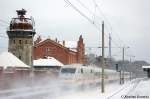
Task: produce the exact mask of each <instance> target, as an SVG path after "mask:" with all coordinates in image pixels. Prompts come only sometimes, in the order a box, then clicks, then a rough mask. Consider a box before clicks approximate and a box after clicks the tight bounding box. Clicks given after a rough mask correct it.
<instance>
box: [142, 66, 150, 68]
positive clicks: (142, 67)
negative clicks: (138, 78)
mask: <svg viewBox="0 0 150 99" xmlns="http://www.w3.org/2000/svg"><path fill="white" fill-rule="evenodd" d="M142 68H150V66H142Z"/></svg>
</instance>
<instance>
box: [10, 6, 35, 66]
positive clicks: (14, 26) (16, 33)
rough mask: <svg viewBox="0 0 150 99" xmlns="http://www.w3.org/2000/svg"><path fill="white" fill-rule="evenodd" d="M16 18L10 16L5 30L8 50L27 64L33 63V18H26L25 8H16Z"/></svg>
mask: <svg viewBox="0 0 150 99" xmlns="http://www.w3.org/2000/svg"><path fill="white" fill-rule="evenodd" d="M16 12H17V15H18V17H17V18H12V20H11V22H10V26H9V28H8V30H7V35H8V37H9V45H8V51H9V52H11V53H13V54H14V55H15V56H17V57H18V58H19V59H20V60H22V61H23V62H24V63H26V64H27V65H30V66H32V65H33V55H32V53H33V52H32V51H33V50H32V49H33V37H34V35H35V29H34V21H33V18H26V17H25V14H26V10H24V9H22V10H17V11H16Z"/></svg>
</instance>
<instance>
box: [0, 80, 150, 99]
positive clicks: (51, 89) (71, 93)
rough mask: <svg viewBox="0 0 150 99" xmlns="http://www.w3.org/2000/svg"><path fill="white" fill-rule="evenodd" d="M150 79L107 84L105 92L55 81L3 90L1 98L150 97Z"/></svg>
mask: <svg viewBox="0 0 150 99" xmlns="http://www.w3.org/2000/svg"><path fill="white" fill-rule="evenodd" d="M149 85H150V80H148V79H140V78H138V79H134V80H132V81H126V82H125V84H123V85H120V84H119V82H115V83H111V84H106V85H105V93H103V94H102V93H101V88H100V85H98V86H96V87H95V86H89V85H88V86H87V85H86V86H82V87H83V88H80V87H79V88H77V87H76V86H67V85H65V86H64V85H60V84H59V83H53V84H50V85H43V86H32V87H24V88H19V89H11V90H5V91H4V90H3V91H2V90H1V91H0V99H150V98H149V96H150V89H149Z"/></svg>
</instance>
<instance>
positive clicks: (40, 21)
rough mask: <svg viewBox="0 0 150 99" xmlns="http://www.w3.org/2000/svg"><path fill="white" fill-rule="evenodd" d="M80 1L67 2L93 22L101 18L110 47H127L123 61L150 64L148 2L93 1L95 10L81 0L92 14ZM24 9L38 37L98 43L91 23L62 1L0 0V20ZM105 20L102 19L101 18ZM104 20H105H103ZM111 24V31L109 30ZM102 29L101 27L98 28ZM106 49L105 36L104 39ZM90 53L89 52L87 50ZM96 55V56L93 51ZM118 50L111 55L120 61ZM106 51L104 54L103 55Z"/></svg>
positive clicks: (1, 26) (0, 45) (2, 28)
mask: <svg viewBox="0 0 150 99" xmlns="http://www.w3.org/2000/svg"><path fill="white" fill-rule="evenodd" d="M78 1H79V0H70V2H72V3H73V4H74V5H75V6H76V7H77V8H79V9H80V10H81V11H82V12H83V13H85V14H86V15H87V16H88V17H89V18H90V19H92V20H93V21H95V22H101V21H100V20H99V19H104V20H105V24H106V25H107V28H106V30H105V31H106V35H108V32H111V33H112V39H113V42H112V46H113V47H119V46H126V47H127V46H129V47H130V48H129V49H126V52H125V54H126V57H125V58H126V59H129V57H128V56H129V55H133V56H135V58H134V59H133V60H135V59H137V60H146V61H148V62H150V52H149V49H150V46H149V42H150V39H149V37H150V33H149V32H150V22H149V18H150V12H149V11H150V6H149V4H150V1H149V0H95V1H96V2H97V4H98V5H99V8H100V9H101V12H102V13H103V14H102V13H101V12H100V10H98V7H96V10H95V5H94V3H93V1H94V0H80V2H81V3H83V4H84V5H85V6H86V7H88V9H90V10H91V11H93V12H94V14H95V16H94V15H90V13H89V12H88V11H87V10H86V9H84V8H83V6H81V4H80V3H79V2H78ZM21 8H24V9H26V10H27V15H28V16H33V17H34V20H35V28H36V32H37V34H40V35H42V36H47V37H51V38H53V39H54V38H56V37H57V38H58V39H59V40H60V41H62V40H67V41H71V40H73V41H74V40H78V37H79V36H80V34H82V35H83V38H84V42H85V45H86V46H88V47H90V46H92V47H97V46H100V44H101V42H100V41H101V33H100V31H98V30H97V29H96V28H95V27H94V25H93V24H91V23H90V22H89V21H87V20H86V19H85V18H84V17H83V16H81V15H80V14H79V13H78V12H77V11H75V10H74V9H73V8H72V7H70V6H68V5H67V4H66V3H65V2H64V0H0V19H1V20H4V21H6V22H8V23H9V22H10V20H11V18H12V17H16V12H15V11H16V10H17V9H21ZM103 15H104V16H105V18H104V16H103ZM106 18H107V19H106ZM108 24H110V25H111V27H112V30H111V29H110V25H108ZM99 27H101V26H99ZM6 28H7V25H6V24H5V23H3V22H1V21H0V33H2V34H0V35H6ZM0 40H1V41H0V51H5V50H7V45H8V44H7V41H8V39H7V38H0ZM105 41H106V46H108V37H107V36H106V38H105ZM88 52H90V50H88ZM96 53H98V52H97V51H96ZM121 54H122V53H121V49H119V48H112V55H113V56H114V57H116V56H117V58H118V59H121ZM107 55H108V51H107V52H106V56H107Z"/></svg>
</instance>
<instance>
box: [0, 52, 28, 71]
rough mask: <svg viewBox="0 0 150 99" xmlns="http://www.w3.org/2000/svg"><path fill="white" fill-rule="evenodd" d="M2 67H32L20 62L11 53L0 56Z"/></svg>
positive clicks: (0, 65)
mask: <svg viewBox="0 0 150 99" xmlns="http://www.w3.org/2000/svg"><path fill="white" fill-rule="evenodd" d="M0 67H3V68H7V67H30V66H28V65H26V64H25V63H23V62H22V61H21V60H19V59H18V58H17V57H16V56H14V55H13V54H12V53H10V52H3V53H1V54H0Z"/></svg>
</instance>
